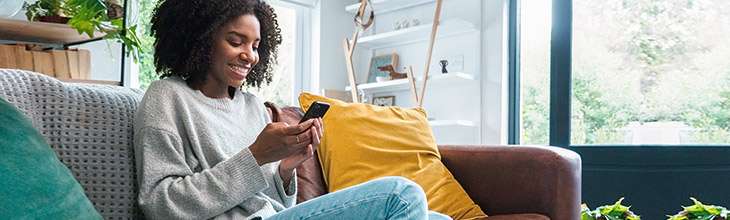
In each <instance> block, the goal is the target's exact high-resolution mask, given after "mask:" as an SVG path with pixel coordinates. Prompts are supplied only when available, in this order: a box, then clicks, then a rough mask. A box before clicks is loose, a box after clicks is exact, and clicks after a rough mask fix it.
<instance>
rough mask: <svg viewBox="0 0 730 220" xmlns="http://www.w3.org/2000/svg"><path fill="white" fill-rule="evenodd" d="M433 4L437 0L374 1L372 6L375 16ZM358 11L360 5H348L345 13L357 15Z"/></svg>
mask: <svg viewBox="0 0 730 220" xmlns="http://www.w3.org/2000/svg"><path fill="white" fill-rule="evenodd" d="M432 2H435V0H415V1H414V0H373V1H372V3H371V4H372V6H373V10H374V11H375V14H381V13H388V12H392V11H397V10H401V9H404V8H410V7H415V6H419V5H425V4H429V3H432ZM358 9H360V3H356V4H352V5H348V6H346V7H345V11H347V12H349V13H351V14H355V13H357V10H358Z"/></svg>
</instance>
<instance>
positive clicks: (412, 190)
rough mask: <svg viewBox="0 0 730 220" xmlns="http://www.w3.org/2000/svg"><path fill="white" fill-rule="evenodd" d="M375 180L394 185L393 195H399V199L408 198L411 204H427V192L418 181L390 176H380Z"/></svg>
mask: <svg viewBox="0 0 730 220" xmlns="http://www.w3.org/2000/svg"><path fill="white" fill-rule="evenodd" d="M375 181H376V182H380V183H381V184H386V185H389V186H393V188H392V189H393V191H391V192H392V193H391V196H397V197H399V199H403V200H406V201H407V202H408V203H410V204H423V205H425V206H427V203H426V193H425V192H423V188H421V186H420V185H418V183H416V182H413V181H412V180H410V179H408V178H404V177H400V176H388V177H382V178H379V179H377V180H375Z"/></svg>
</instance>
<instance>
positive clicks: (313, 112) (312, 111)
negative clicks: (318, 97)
mask: <svg viewBox="0 0 730 220" xmlns="http://www.w3.org/2000/svg"><path fill="white" fill-rule="evenodd" d="M329 109H330V105H329V104H327V103H325V102H318V101H314V102H312V104H311V105H310V106H309V109H307V112H306V113H304V117H302V120H300V121H299V123H302V122H305V121H307V120H309V119H312V118H321V117H324V114H325V113H327V110H329Z"/></svg>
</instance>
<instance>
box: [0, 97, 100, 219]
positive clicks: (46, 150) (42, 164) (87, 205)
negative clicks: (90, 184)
mask: <svg viewBox="0 0 730 220" xmlns="http://www.w3.org/2000/svg"><path fill="white" fill-rule="evenodd" d="M0 149H2V155H0V185H2V186H3V187H0V195H2V196H1V197H0V204H1V205H0V213H2V216H3V218H8V219H101V216H100V215H99V213H98V212H97V211H96V210H95V209H94V206H93V205H92V204H91V201H89V199H88V198H86V195H84V191H83V189H82V188H81V185H79V183H78V182H77V181H76V179H74V176H73V175H72V174H71V171H69V170H68V168H66V166H64V165H63V163H61V161H59V160H58V158H57V157H56V153H55V152H54V151H53V150H52V149H51V147H50V146H48V144H47V143H46V141H45V139H44V138H43V136H41V134H40V133H39V132H38V131H36V130H35V129H34V128H33V127H32V126H31V122H30V121H29V120H28V119H27V118H26V117H25V116H24V115H23V114H22V113H21V112H20V111H19V110H18V109H16V108H15V107H14V106H12V105H11V104H10V103H8V102H7V101H5V100H4V99H2V98H0Z"/></svg>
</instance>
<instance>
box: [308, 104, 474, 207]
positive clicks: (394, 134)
mask: <svg viewBox="0 0 730 220" xmlns="http://www.w3.org/2000/svg"><path fill="white" fill-rule="evenodd" d="M313 101H323V102H327V103H330V109H329V112H328V113H327V115H325V117H324V129H325V132H324V137H323V139H322V145H321V146H320V147H319V151H318V154H319V158H320V162H321V164H322V168H323V173H324V176H325V182H326V183H327V187H328V191H330V192H334V191H337V190H340V189H343V188H346V187H350V186H353V185H357V184H360V183H363V182H366V181H369V180H372V179H375V178H379V177H383V176H402V177H406V178H408V179H411V180H413V181H414V182H416V183H418V184H419V185H420V186H421V187H422V188H423V190H424V191H425V193H426V196H427V198H428V203H429V208H430V209H431V210H434V211H437V212H441V213H444V214H447V215H449V216H451V217H453V218H455V219H469V218H476V217H485V214H484V213H483V212H482V211H481V209H480V208H479V206H478V205H476V204H474V202H473V201H472V200H471V199H470V198H469V195H467V194H466V192H465V191H464V189H463V188H462V187H461V185H459V183H458V182H457V181H456V180H455V179H454V177H453V176H452V175H451V173H450V172H449V170H448V169H446V167H445V166H444V165H443V164H442V163H441V155H440V154H439V152H438V149H437V146H436V143H435V141H434V139H433V134H432V132H431V127H430V126H429V125H428V120H427V119H426V113H425V112H424V110H423V109H420V108H417V109H405V108H398V107H380V106H374V105H367V104H359V103H356V104H349V103H344V102H342V101H339V100H335V99H329V98H326V97H321V96H316V95H312V94H309V93H302V94H301V95H300V96H299V103H300V104H302V108H303V109H307V108H309V107H310V106H309V105H310V104H311V103H312V102H313Z"/></svg>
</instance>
